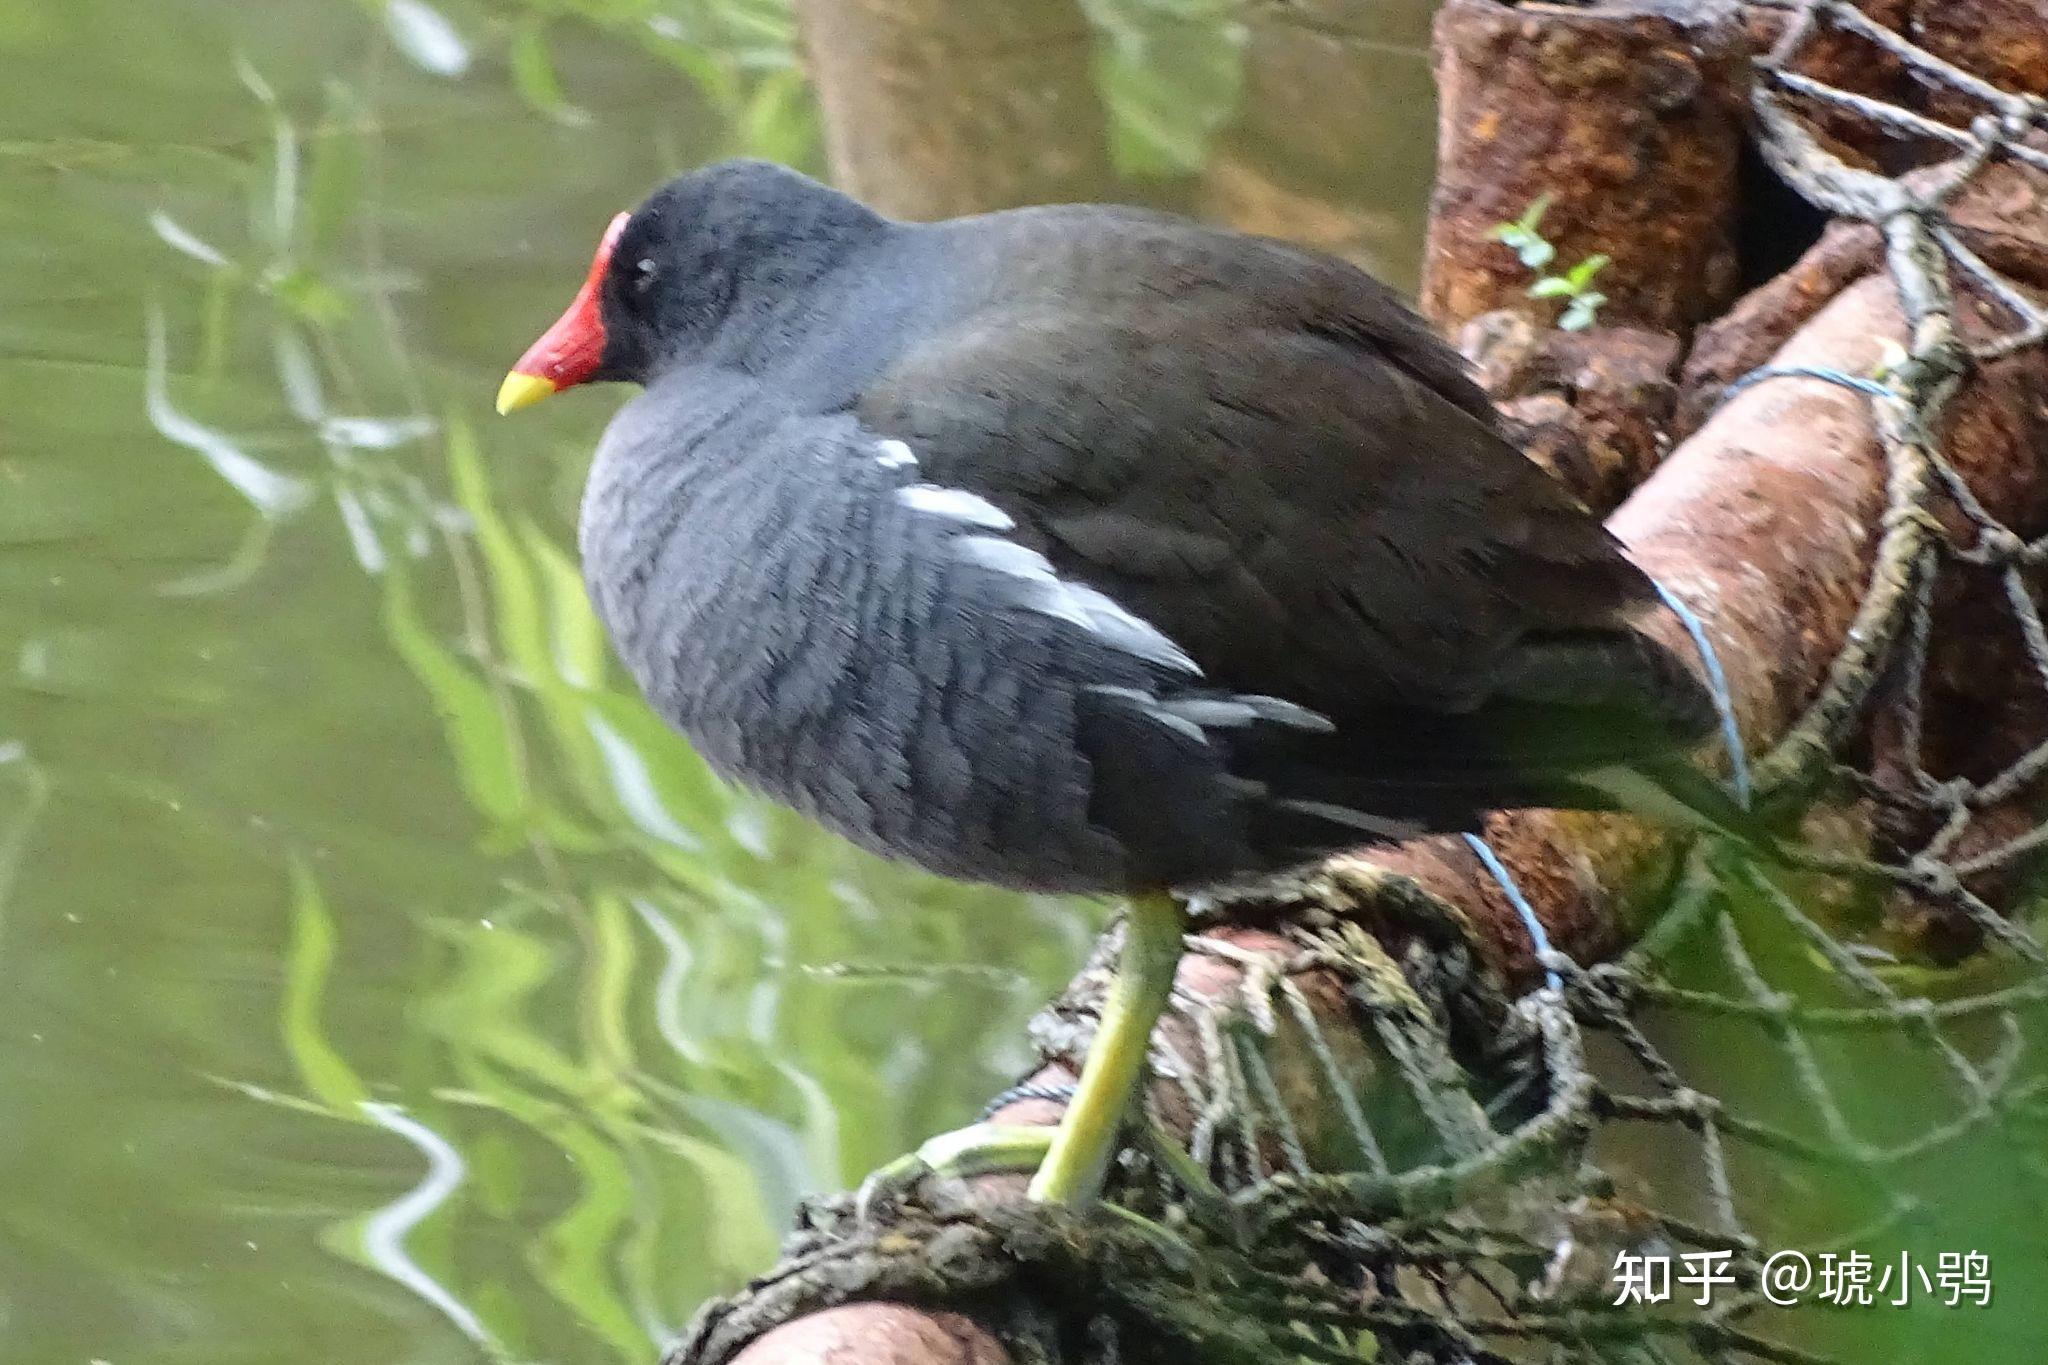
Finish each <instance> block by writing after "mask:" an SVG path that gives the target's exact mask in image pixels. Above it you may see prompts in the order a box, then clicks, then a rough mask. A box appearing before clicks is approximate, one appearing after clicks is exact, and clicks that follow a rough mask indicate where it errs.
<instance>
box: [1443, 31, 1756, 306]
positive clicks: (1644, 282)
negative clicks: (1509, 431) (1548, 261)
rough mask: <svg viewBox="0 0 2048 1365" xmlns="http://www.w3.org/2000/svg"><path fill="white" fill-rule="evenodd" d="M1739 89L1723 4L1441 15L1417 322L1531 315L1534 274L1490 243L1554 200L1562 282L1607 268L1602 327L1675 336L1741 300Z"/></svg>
mask: <svg viewBox="0 0 2048 1365" xmlns="http://www.w3.org/2000/svg"><path fill="white" fill-rule="evenodd" d="M1748 73H1749V41H1748V36H1747V33H1746V32H1745V30H1744V28H1743V25H1742V22H1741V18H1740V15H1739V13H1738V11H1737V10H1736V8H1735V6H1734V5H1733V4H1732V3H1697V4H1689V5H1670V4H1660V3H1655V2H1654V0H1631V3H1626V4H1616V3H1602V4H1594V5H1587V6H1569V7H1567V6H1564V5H1547V4H1526V5H1508V4H1502V3H1500V0H1449V3H1447V4H1446V5H1445V6H1444V7H1443V9H1442V10H1440V11H1439V12H1438V15H1437V23H1436V77H1437V91H1438V98H1439V99H1440V100H1441V101H1442V113H1441V116H1440V118H1439V120H1438V127H1439V128H1440V129H1441V135H1440V139H1439V150H1438V156H1437V185H1436V194H1435V196H1434V198H1433V199H1432V200H1431V202H1430V217H1429V240H1428V246H1427V250H1426V254H1425V256H1424V261H1423V275H1422V307H1423V311H1424V312H1425V313H1427V314H1428V315H1429V316H1430V318H1431V319H1432V320H1434V321H1435V322H1436V323H1437V324H1438V325H1439V326H1440V327H1442V328H1444V329H1445V330H1446V331H1447V332H1453V333H1455V332H1456V331H1457V329H1458V328H1460V327H1462V326H1463V325H1464V324H1465V323H1467V322H1469V321H1470V320H1472V319H1473V318H1476V317H1478V316H1480V315H1481V314H1483V313H1488V312H1491V311H1493V310H1494V309H1497V308H1503V307H1510V308H1520V309H1525V310H1526V309H1531V308H1533V307H1534V306H1535V305H1534V304H1532V302H1531V301H1530V300H1529V298H1528V297H1527V291H1528V287H1529V283H1530V277H1529V271H1528V268H1527V267H1525V266H1524V265H1522V263H1521V262H1520V261H1519V260H1517V259H1516V257H1515V255H1514V253H1512V252H1510V251H1509V250H1507V249H1506V248H1505V247H1503V246H1502V245H1501V243H1500V242H1499V241H1497V240H1496V239H1495V237H1494V235H1493V234H1494V229H1495V227H1496V226H1498V225H1499V224H1501V223H1504V222H1512V221H1514V220H1516V219H1518V218H1520V217H1521V216H1522V214H1523V212H1524V210H1526V209H1527V208H1528V207H1529V205H1530V203H1531V202H1532V201H1533V200H1534V199H1535V198H1536V197H1537V195H1539V194H1547V195H1549V196H1550V208H1549V211H1548V212H1547V213H1546V214H1545V215H1544V218H1543V224H1542V230H1543V232H1544V234H1545V236H1547V237H1548V238H1549V239H1550V240H1551V242H1552V243H1553V244H1554V245H1556V247H1557V249H1558V260H1559V265H1560V266H1569V265H1571V264H1575V263H1576V262H1578V261H1580V260H1583V259H1584V258H1586V257H1588V256H1591V255H1593V254H1594V253H1596V252H1599V253H1604V254H1606V255H1608V256H1610V257H1612V258H1613V261H1614V264H1613V265H1611V266H1610V267H1609V268H1608V269H1607V271H1606V272H1604V273H1603V274H1602V275H1601V277H1600V283H1601V290H1602V292H1603V293H1605V294H1607V295H1608V302H1607V304H1606V306H1605V307H1604V308H1603V310H1602V317H1603V319H1605V320H1606V321H1608V322H1610V323H1612V322H1623V323H1627V324H1630V325H1634V326H1641V327H1648V328H1651V329H1653V330H1662V331H1678V332H1682V331H1685V330H1687V329H1689V328H1690V327H1691V326H1692V325H1693V324H1695V323H1697V322H1700V321H1702V320H1704V319H1705V318H1707V317H1710V316H1712V315H1713V314H1714V313H1716V312H1718V311H1719V310H1720V308H1721V307H1723V306H1724V305H1725V304H1726V303H1727V301H1728V299H1729V298H1730V296H1732V295H1733V293H1734V291H1735V288H1736V270H1735V250H1734V228H1735V221H1736V214H1737V211H1738V198H1737V194H1736V183H1737V168H1738V163H1739V157H1740V152H1741V148H1742V135H1743V132H1742V130H1743V126H1744V103H1743V92H1744V90H1745V89H1746V88H1747V83H1748ZM1504 173H1505V174H1504ZM1532 189H1533V190H1534V193H1531V190H1532ZM1544 320H1545V321H1549V317H1548V316H1547V315H1546V316H1545V317H1544Z"/></svg>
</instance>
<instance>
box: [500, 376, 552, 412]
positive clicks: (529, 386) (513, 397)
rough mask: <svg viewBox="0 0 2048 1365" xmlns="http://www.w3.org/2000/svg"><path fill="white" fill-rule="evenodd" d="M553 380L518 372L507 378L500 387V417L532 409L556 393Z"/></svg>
mask: <svg viewBox="0 0 2048 1365" xmlns="http://www.w3.org/2000/svg"><path fill="white" fill-rule="evenodd" d="M555 389H556V385H555V382H554V381H553V380H552V379H543V378H542V377H541V376H539V375H537V374H521V373H520V372H519V371H518V370H514V371H512V373H510V374H508V375H506V376H505V382H504V383H503V384H500V385H499V386H498V415H499V416H500V417H504V416H507V415H509V414H511V413H515V412H517V411H519V410H520V409H521V408H530V407H532V406H533V405H534V404H535V403H538V402H539V401H540V400H541V399H543V398H546V397H547V396H548V395H549V394H552V393H553V392H555Z"/></svg>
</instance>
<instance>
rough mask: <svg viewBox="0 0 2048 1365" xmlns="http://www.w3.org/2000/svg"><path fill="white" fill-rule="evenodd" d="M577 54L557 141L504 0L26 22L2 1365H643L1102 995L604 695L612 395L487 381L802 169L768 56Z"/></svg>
mask: <svg viewBox="0 0 2048 1365" xmlns="http://www.w3.org/2000/svg"><path fill="white" fill-rule="evenodd" d="M560 8H563V7H559V6H548V7H542V6H536V7H535V9H534V11H533V12H534V13H536V14H539V13H542V12H544V11H545V10H548V9H560ZM587 8H588V9H589V10H591V11H592V12H594V13H598V14H600V15H602V14H606V13H609V14H612V15H615V16H616V21H615V22H612V23H608V24H600V23H595V22H585V21H582V20H579V19H576V18H574V17H563V18H561V19H560V20H558V21H557V22H556V23H554V24H551V25H549V26H548V28H547V30H546V43H547V51H548V54H549V57H550V59H551V60H552V63H553V65H554V69H555V73H556V74H555V76H554V79H555V80H556V81H558V82H559V85H560V88H561V95H560V99H561V101H562V107H559V108H555V109H552V110H551V109H550V108H549V107H548V105H547V103H546V100H545V99H544V98H543V97H544V96H546V95H547V91H546V90H545V89H542V88H540V86H541V85H544V84H545V82H543V81H541V78H540V77H539V76H537V75H536V74H535V73H534V72H533V71H532V70H528V71H526V72H525V73H524V74H523V76H521V77H518V78H515V76H514V74H513V73H512V71H511V70H510V69H509V67H508V53H510V52H513V51H519V50H527V51H528V55H527V56H526V57H525V58H524V59H523V60H525V61H526V62H527V63H528V65H529V66H531V65H532V63H533V62H534V61H535V60H536V59H535V58H534V57H533V56H532V55H531V51H530V48H531V44H532V42H533V41H534V40H532V39H522V38H519V37H518V36H517V34H519V33H531V32H537V31H538V30H536V29H519V28H516V27H515V25H516V24H517V23H520V22H523V20H521V18H520V16H519V14H518V13H517V12H516V11H514V10H513V8H512V7H510V6H453V5H451V6H448V7H447V8H446V9H445V11H443V12H442V13H443V15H444V17H445V18H446V19H447V21H448V22H449V23H450V24H452V25H454V28H453V30H452V31H451V32H450V33H447V34H440V33H437V32H436V31H435V30H434V28H433V25H432V21H431V18H429V17H426V15H427V12H426V11H424V10H421V9H417V8H415V9H413V10H411V11H407V12H405V13H404V14H402V16H401V18H402V19H411V20H413V21H414V25H413V26H414V29H415V30H417V31H415V32H411V33H408V34H406V35H404V36H407V37H409V38H410V40H411V45H412V48H413V49H414V51H413V52H412V54H411V55H410V56H409V55H408V53H407V51H406V50H405V48H404V47H403V46H401V45H400V44H398V43H396V42H394V40H393V37H392V36H391V34H390V32H389V31H388V30H387V26H386V24H385V22H383V20H382V18H381V17H380V12H379V9H378V7H376V6H357V5H351V4H348V3H342V2H341V0H297V2H296V3H289V4H282V3H277V4H259V3H253V2H252V3H247V4H240V5H222V4H204V3H149V4H138V3H134V2H133V0H95V2H94V3H83V2H82V0H62V3H57V2H53V3H47V4H39V3H26V4H24V3H0V71H4V72H5V75H4V77H0V413H4V414H5V415H4V416H0V660H4V661H5V664H4V672H0V746H4V747H0V896H4V900H0V1191H4V1194H0V1360H4V1361H6V1362H9V1365H14V1363H15V1362H23V1363H24V1365H26V1363H28V1362H33V1363H34V1365H44V1362H48V1363H49V1365H57V1363H58V1362H76V1363H77V1365H85V1362H87V1361H91V1360H105V1361H109V1362H114V1365H128V1363H129V1362H139V1361H148V1362H171V1361H208V1362H212V1361H260V1362H268V1361H283V1360H294V1359H323V1360H329V1361H334V1362H345V1361H346V1362H358V1361H359V1362H395V1361H407V1362H411V1361H419V1362H426V1361H473V1360H480V1359H488V1358H505V1359H520V1360H525V1359H532V1360H548V1361H604V1360H621V1361H643V1360H647V1359H649V1358H650V1357H651V1354H652V1348H651V1345H650V1343H652V1342H653V1341H655V1340H657V1339H659V1338H660V1337H662V1336H663V1335H665V1334H666V1333H668V1332H670V1331H672V1330H673V1329H674V1328H675V1327H676V1326H677V1325H678V1324H679V1323H680V1322H681V1321H683V1320H684V1319H685V1318H686V1317H687V1315H688V1313H689V1312H690V1310H691V1309H692V1307H693V1306H694V1305H695V1303H696V1302H697V1301H698V1300H700V1299H701V1298H702V1297H703V1296H704V1295H706V1294H708V1293H710V1292H712V1291H714V1290H717V1289H721V1288H727V1287H730V1286H732V1285H733V1284H735V1283H736V1282H737V1281H738V1280H739V1279H740V1278H741V1277H742V1276H743V1275H744V1274H745V1273H746V1272H748V1271H750V1270H754V1269H758V1268H760V1267H761V1266H763V1265H765V1264H766V1263H767V1262H768V1260H769V1259H771V1258H772V1254H773V1250H774V1247H775V1244H776V1241H777V1239H778V1238H779V1236H780V1234H781V1232H782V1230H783V1229H784V1227H785V1226H786V1225H787V1222H788V1218H789V1214H790V1210H791V1207H792V1205H793V1203H794V1201H795V1200H796V1199H797V1198H798V1196H799V1195H801V1194H803V1193H805V1192H807V1191H812V1190H818V1189H825V1188H839V1187H842V1186H844V1185H845V1184H846V1183H847V1182H848V1181H849V1180H851V1179H854V1178H857V1177H858V1175H859V1174H861V1173H863V1172H864V1171H866V1170H867V1169H869V1168H871V1167H872V1166H874V1165H876V1164H878V1163H879V1162H881V1161H882V1160H884V1159H886V1158H887V1157H889V1156H892V1155H894V1154H896V1153H897V1152H900V1151H902V1150H904V1149H906V1148H907V1147H909V1146H911V1145H914V1144H915V1142H916V1141H917V1140H918V1139H919V1138H920V1137H921V1136H922V1135H924V1134H926V1133H928V1132H931V1131H935V1130H937V1129H940V1128H943V1127H946V1126H949V1125H951V1124H953V1123H957V1122H959V1121H960V1120H962V1119H963V1118H964V1117H965V1116H967V1115H968V1114H969V1113H971V1111H972V1110H973V1108H974V1107H975V1106H976V1104H977V1103H978V1101H979V1099H980V1098H981V1097H983V1096H985V1095H986V1094H988V1093H989V1092H990V1091H991V1090H992V1089H993V1088H995V1087H998V1086H1000V1085H1001V1084H1002V1083H1004V1082H1005V1081H1006V1080H1007V1079H1008V1077H1009V1076H1010V1075H1011V1074H1012V1072H1013V1071H1014V1070H1015V1069H1016V1068H1017V1067H1018V1066H1020V1065H1021V1064H1022V1063H1023V1062H1024V1061H1025V1060H1026V1052H1025V1050H1024V1047H1023V1044H1022V1041H1021V1040H1022V1025H1023V1022H1024V1020H1025V1018H1026V1017H1027V1015H1028V1014H1029V1012H1030V1011H1031V1010H1032V1009H1033V1008H1034V1007H1035V1006H1036V1005H1037V1003H1038V1002H1039V1001H1040V1000H1041V999H1042V998H1043V997H1044V996H1046V995H1047V994H1049V993H1050V991H1051V990H1052V989H1053V988H1054V986H1055V985H1056V983H1057V982H1059V981H1060V980H1062V979H1063V978H1064V977H1065V975H1066V974H1067V973H1068V972H1069V971H1070V970H1071V969H1072V967H1073V966H1074V965H1075V964H1076V963H1077V962H1078V961H1079V959H1080V957H1081V956H1082V955H1083V953H1084V951H1085V947H1086V944H1087V943H1088V941H1089V937H1090V935H1091V932H1092V928H1093V926H1094V925H1095V923H1096V921H1097V918H1098V913H1097V911H1096V910H1095V909H1094V908H1092V907H1087V906H1077V905H1070V904H1065V903H1060V902H1054V901H1027V900H1021V899H1017V898H1013V897H1007V896H999V895H992V894H988V893H985V892H977V891H969V890H962V889H959V888H954V887H949V886H945V885H941V884H936V883H933V882H930V881H927V880H924V879H920V878H916V877H913V876H911V875H908V874H906V873H902V872H898V871H894V870H892V869H889V868H885V867H883V866H881V865H879V864H877V863H876V862H874V861H873V860H870V859H867V858H864V857H861V856H858V855H856V854H854V853H852V852H851V851H849V850H847V849H846V848H844V847H842V846H841V845H839V844H837V843H836V842H834V841H832V840H829V839H827V838H825V837H823V836H821V835H818V834H815V833H813V832H812V831H810V830H809V829H807V828H805V827H804V826H802V825H801V823H800V822H798V821H796V820H794V819H792V818H787V817H783V816H781V815H779V814H777V813H775V812H773V811H770V810H768V809H765V808H763V807H762V806H760V805H758V804H757V803H754V802H751V801H746V800H741V799H738V798H736V797H734V796H732V795H730V794H729V793H727V792H725V791H724V790H722V789H720V788H719V787H718V786H717V785H716V784H714V783H713V782H712V781H711V780H710V779H709V778H708V777H707V776H706V775H705V774H704V772H703V771H702V770H701V768H700V767H699V766H698V765H697V764H696V762H695V761H694V759H693V758H692V757H691V756H690V755H689V753H688V751H687V750H686V749H685V748H684V747H683V746H682V745H681V743H680V741H678V740H676V739H674V738H672V737H671V736H670V735H669V734H668V733H667V732H666V731H664V730H663V729H662V728H661V726H660V725H659V723H658V722H656V721H655V720H654V719H653V718H652V717H651V716H650V715H649V714H648V713H646V712H645V711H644V709H643V708H642V707H641V706H640V704H639V702H638V700H637V698H636V697H634V696H633V695H631V693H630V691H629V690H627V689H625V688H624V687H622V685H621V682H620V679H619V676H618V674H617V673H616V671H615V670H613V669H612V668H611V666H610V664H609V662H608V659H607V655H606V650H605V648H604V646H603V644H602V641H601V640H600V639H599V638H598V636H597V635H596V634H595V628H594V625H593V623H592V621H591V619H590V616H589V613H588V609H587V607H586V606H585V605H584V603H583V599H582V594H581V588H580V586H579V585H578V583H577V580H576V578H575V574H574V570H573V566H572V565H571V563H570V561H569V560H568V559H567V558H566V557H565V555H564V550H563V547H565V546H566V545H568V544H569V543H570V538H571V528H572V526H573V512H574V503H575V497H576V493H577V490H578V487H579V485H580V480H581V475H582V469H583V466H584V463H585V461H586V459H587V456H588V452H589V450H590V448H591V446H592V444H593V442H594V440H595V437H596V434H597V432H598V431H599V430H600V428H601V427H602V425H603V423H604V421H605V420H606V416H607V414H608V412H609V410H610V409H611V408H612V407H613V406H614V405H615V401H616V400H615V398H614V396H612V395H606V394H601V393H592V394H589V395H578V396H576V397H575V398H574V399H572V400H564V401H561V402H558V403H555V404H553V405H550V406H549V407H547V408H545V409H543V410H541V411H539V412H536V413H534V414H531V415H530V418H523V419H522V420H520V421H518V422H516V423H500V422H498V421H497V420H496V419H495V418H492V417H490V416H489V400H490V398H491V395H492V393H493V390H494V388H495V385H496V382H497V379H498V377H499V376H500V375H501V374H502V372H503V371H504V369H505V367H506V365H507V364H508V363H509V361H510V359H511V358H512V357H514V356H516V354H517V353H518V352H519V350H521V349H522V348H523V347H524V345H525V343H526V342H527V341H528V340H530V339H531V337H532V336H533V335H534V334H535V333H536V332H537V331H538V329H539V328H540V327H541V326H543V325H545V323H546V322H547V320H548V319H549V318H550V317H552V315H553V314H554V313H555V312H556V311H558V310H559V308H560V306H561V305H562V303H563V302H564V301H565V300H566V297H567V295H568V293H569V292H571V291H572V290H573V288H574V286H575V284H576V282H577V281H578V280H579V279H580V277H581V273H582V270H583V268H584V266H585V265H586V264H587V261H588V259H589V253H590V251H591V248H592V245H593V243H594V240H595V234H596V232H597V230H598V229H599V228H600V227H601V226H602V224H603V223H604V221H605V220H606V218H607V217H608V216H609V215H610V214H612V213H613V212H615V211H616V210H617V209H619V208H620V207H623V206H629V205H630V204H632V203H633V202H635V201H637V199H638V198H639V196H640V195H641V194H643V193H644V192H645V191H646V190H647V189H648V188H649V187H650V186H651V185H653V184H655V183H657V182H658V181H659V180H660V179H662V178H663V177H664V176H665V175H667V174H668V173H670V172H671V171H673V170H675V169H678V168H680V167H684V166H687V165H690V164H692V163H695V162H698V161H702V160H706V159H710V158H712V157H715V156H718V155H722V154H726V153H729V152H731V151H734V150H738V149H742V148H748V147H751V148H754V149H758V150H762V151H767V152H771V153H776V154H781V155H785V156H792V157H797V158H806V157H809V156H810V155H812V151H811V148H812V142H813V138H812V130H811V127H810V124H809V121H808V120H807V118H806V117H805V116H804V109H805V106H804V105H803V103H802V99H801V96H802V89H801V85H800V83H799V82H798V81H797V78H796V77H795V76H794V74H793V73H792V72H791V71H790V70H789V69H788V64H787V57H786V39H785V38H784V36H783V35H781V34H779V33H777V32H775V31H774V29H773V28H772V27H771V28H769V29H768V30H766V31H764V32H762V33H759V34H753V33H750V32H749V31H747V30H745V29H744V27H743V26H741V25H739V24H738V23H737V21H734V20H732V19H731V18H730V17H729V16H728V17H727V18H726V20H725V22H724V24H723V26H722V27H721V26H713V25H711V24H709V23H698V22H697V21H696V20H695V19H693V17H692V16H693V14H694V13H695V12H694V11H693V10H692V9H691V8H690V7H688V6H683V5H669V6H664V7H661V8H660V9H657V8H656V7H654V6H636V5H632V4H613V5H609V6H595V5H593V6H589V7H587ZM641 11H644V13H639V12H641ZM765 12H767V13H768V14H770V15H772V14H773V12H774V11H773V10H772V8H769V9H767V10H766V11H765ZM636 13H638V14H639V17H637V18H636V17H635V16H636ZM741 17H742V18H744V17H745V15H744V12H741ZM650 20H652V21H658V22H660V23H661V24H662V26H663V27H662V29H660V30H657V29H656V28H653V27H650ZM669 20H674V21H676V27H674V28H673V29H669V28H667V27H666V25H667V21H669ZM698 30H702V40H701V42H698V43H697V44H696V45H694V46H692V45H691V44H690V43H689V42H688V41H686V40H687V39H688V38H689V36H690V35H691V34H692V33H693V32H697V31H698ZM663 32H672V33H677V34H682V35H684V39H676V38H671V37H664V36H663ZM520 43H526V44H527V45H528V48H527V49H521V48H519V47H518V46H517V45H518V44H520ZM750 44H751V46H750ZM435 67H438V68H439V70H435V69H432V68H435ZM458 67H460V69H459V70H458V69H457V68H458ZM522 80H523V82H524V88H522V84H521V82H522ZM537 82H538V83H539V84H537ZM571 101H573V104H574V108H573V110H572V109H570V108H568V107H567V106H568V104H569V102H571ZM777 109H784V110H794V111H795V112H794V113H785V114H783V115H777V114H776V113H775V110H777ZM743 123H745V124H746V125H747V127H748V128H749V129H750V130H751V131H748V132H744V133H743V132H742V131H741V125H742V124H743Z"/></svg>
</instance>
